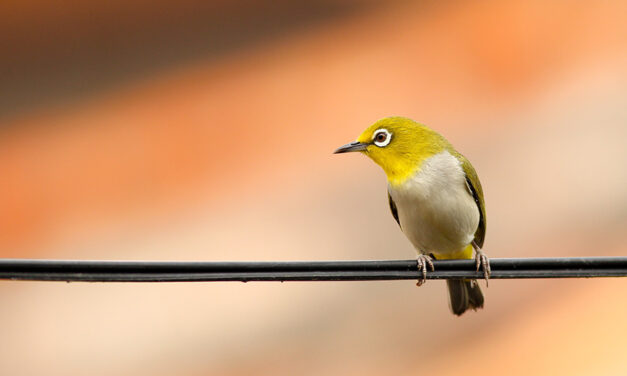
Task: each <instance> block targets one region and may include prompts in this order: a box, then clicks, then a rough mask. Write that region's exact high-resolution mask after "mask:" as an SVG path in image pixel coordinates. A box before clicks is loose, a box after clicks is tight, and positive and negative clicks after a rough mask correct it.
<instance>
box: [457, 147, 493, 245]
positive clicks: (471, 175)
mask: <svg viewBox="0 0 627 376" xmlns="http://www.w3.org/2000/svg"><path fill="white" fill-rule="evenodd" d="M457 156H458V157H459V160H460V161H461V162H462V168H463V169H464V173H465V174H466V186H467V188H468V192H469V193H470V194H471V195H472V197H473V198H474V199H475V202H476V203H477V207H479V226H478V227H477V231H475V239H474V243H475V244H476V245H477V246H478V247H479V248H481V247H483V241H484V240H485V230H486V217H485V202H484V201H483V189H482V188H481V182H480V181H479V176H477V172H476V171H475V169H474V167H472V165H471V164H470V162H469V161H468V159H466V157H464V156H463V155H461V154H458V155H457Z"/></svg>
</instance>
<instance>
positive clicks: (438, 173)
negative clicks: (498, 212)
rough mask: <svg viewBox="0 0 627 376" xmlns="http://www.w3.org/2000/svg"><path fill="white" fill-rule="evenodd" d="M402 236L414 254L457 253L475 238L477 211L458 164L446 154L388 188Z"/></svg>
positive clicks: (433, 159) (430, 160)
mask: <svg viewBox="0 0 627 376" xmlns="http://www.w3.org/2000/svg"><path fill="white" fill-rule="evenodd" d="M389 192H390V195H391V197H392V199H393V200H394V203H395V204H396V207H397V209H398V217H399V221H400V225H401V229H402V231H403V233H404V234H405V235H406V236H407V237H408V238H409V240H410V241H411V242H412V244H413V245H414V247H415V248H416V250H417V251H419V252H421V253H424V254H429V253H439V254H447V253H453V252H458V251H460V250H462V249H463V248H464V247H466V246H467V245H468V244H470V242H472V240H473V238H474V234H475V231H476V230H477V227H478V226H479V208H478V207H477V204H476V202H475V200H474V198H473V197H472V194H471V193H470V192H469V190H468V187H467V185H466V177H465V174H464V170H463V169H462V166H461V162H460V161H459V160H458V159H457V158H455V157H454V156H453V155H451V154H450V153H449V152H448V151H444V152H441V153H439V154H436V155H434V156H432V157H430V158H428V159H426V160H425V161H424V162H423V164H422V166H421V168H420V171H418V172H417V173H416V174H415V175H414V176H412V177H410V178H409V179H407V181H405V182H404V183H403V184H401V185H400V186H389Z"/></svg>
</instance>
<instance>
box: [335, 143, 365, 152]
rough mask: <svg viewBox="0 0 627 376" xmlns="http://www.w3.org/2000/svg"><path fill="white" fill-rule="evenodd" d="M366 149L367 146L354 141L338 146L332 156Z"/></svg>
mask: <svg viewBox="0 0 627 376" xmlns="http://www.w3.org/2000/svg"><path fill="white" fill-rule="evenodd" d="M367 147H368V144H364V143H362V142H358V141H355V142H351V143H350V144H346V145H344V146H340V147H339V148H337V150H335V151H334V152H333V154H340V153H348V152H351V151H364V150H366V148H367Z"/></svg>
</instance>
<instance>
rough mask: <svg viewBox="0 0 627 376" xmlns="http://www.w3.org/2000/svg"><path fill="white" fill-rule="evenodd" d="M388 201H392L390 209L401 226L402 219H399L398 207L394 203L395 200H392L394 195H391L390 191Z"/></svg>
mask: <svg viewBox="0 0 627 376" xmlns="http://www.w3.org/2000/svg"><path fill="white" fill-rule="evenodd" d="M388 202H389V203H390V211H391V212H392V217H394V219H395V220H396V223H398V225H399V227H400V225H401V221H399V219H398V209H397V208H396V204H395V203H394V200H392V196H390V192H388Z"/></svg>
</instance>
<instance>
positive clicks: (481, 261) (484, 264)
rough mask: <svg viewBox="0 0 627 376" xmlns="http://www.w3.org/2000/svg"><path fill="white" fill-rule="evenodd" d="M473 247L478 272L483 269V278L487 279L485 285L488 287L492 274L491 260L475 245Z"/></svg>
mask: <svg viewBox="0 0 627 376" xmlns="http://www.w3.org/2000/svg"><path fill="white" fill-rule="evenodd" d="M473 247H474V248H475V265H476V266H477V271H479V270H480V269H481V268H483V278H485V284H486V286H487V285H488V279H489V278H490V273H491V270H490V259H489V258H488V256H486V254H485V253H483V251H482V250H481V249H479V247H476V246H475V245H474V244H473Z"/></svg>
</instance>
